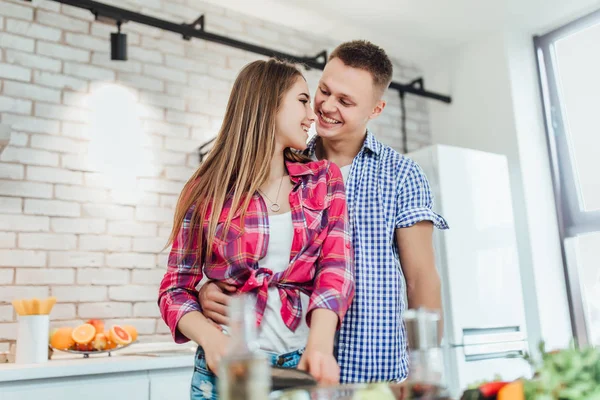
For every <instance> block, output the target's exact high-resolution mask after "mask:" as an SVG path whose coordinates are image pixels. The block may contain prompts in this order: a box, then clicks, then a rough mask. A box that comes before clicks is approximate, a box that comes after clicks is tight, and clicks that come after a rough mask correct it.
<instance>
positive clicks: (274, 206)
mask: <svg viewBox="0 0 600 400" xmlns="http://www.w3.org/2000/svg"><path fill="white" fill-rule="evenodd" d="M283 178H285V175H284V176H282V177H281V181H280V182H279V189H277V197H275V201H273V200H271V199H270V198H269V197H268V196H267V195H266V194H265V192H263V191H262V190H260V189H258V191H259V192H260V194H262V195H263V196H265V197H266V199H267V200H269V201H270V202H271V207H270V208H271V211H273V212H275V213H276V212H278V211H279V210H281V206H279V204H278V203H277V200H278V199H279V191H280V190H281V184H282V183H283Z"/></svg>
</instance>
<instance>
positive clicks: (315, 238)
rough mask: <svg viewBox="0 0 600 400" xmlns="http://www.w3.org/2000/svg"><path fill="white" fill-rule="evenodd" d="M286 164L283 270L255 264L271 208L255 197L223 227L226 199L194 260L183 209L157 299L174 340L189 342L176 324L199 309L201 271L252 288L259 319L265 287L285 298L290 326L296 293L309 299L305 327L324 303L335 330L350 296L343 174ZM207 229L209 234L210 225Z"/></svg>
mask: <svg viewBox="0 0 600 400" xmlns="http://www.w3.org/2000/svg"><path fill="white" fill-rule="evenodd" d="M286 165H287V169H288V172H289V174H290V179H291V180H292V182H293V184H294V188H293V189H292V191H291V193H290V195H289V201H290V206H291V214H292V222H293V225H294V237H293V241H292V249H291V253H290V262H289V266H288V268H287V269H286V270H285V271H282V272H278V273H273V271H271V270H269V269H267V268H259V267H258V261H259V260H260V259H261V258H263V257H264V256H265V255H266V253H267V246H268V243H269V219H268V209H267V206H266V204H265V202H264V200H263V199H262V197H261V196H259V195H258V194H254V195H253V197H252V201H251V202H250V205H249V208H248V210H247V212H246V215H245V217H244V224H242V221H241V218H240V212H239V211H238V212H236V213H235V214H234V217H233V220H232V222H231V225H230V227H229V228H228V229H227V231H224V230H223V225H224V222H225V219H226V217H227V214H228V212H229V209H230V208H231V199H228V200H227V201H226V202H225V205H224V207H223V211H222V212H221V215H220V218H219V223H218V225H217V231H216V236H215V239H214V244H213V253H212V255H211V256H210V258H208V259H202V260H197V257H196V255H195V249H196V248H197V247H196V246H197V243H194V244H193V245H192V246H191V250H190V251H189V252H186V251H185V248H186V247H187V244H188V241H189V240H193V239H191V238H190V232H189V223H190V220H191V216H192V211H193V209H190V210H189V211H188V213H187V215H186V216H185V220H184V223H183V225H182V227H181V230H180V231H179V233H178V234H177V237H176V238H175V240H174V243H173V246H172V248H171V252H170V254H169V259H168V265H167V272H166V273H165V276H164V278H163V280H162V282H161V285H160V290H159V298H158V304H159V307H160V312H161V315H162V318H163V320H164V321H165V322H166V323H167V325H168V326H169V328H170V329H171V332H172V334H173V338H174V339H175V341H176V342H177V343H184V342H187V341H188V339H187V338H186V337H185V336H183V335H182V334H181V333H180V332H179V330H178V329H177V323H178V322H179V320H180V319H181V317H182V316H183V315H185V314H186V313H188V312H190V311H201V309H200V304H199V303H198V291H197V290H196V287H197V286H198V283H199V282H200V280H201V279H202V273H203V271H204V274H206V277H207V278H209V279H213V280H218V281H224V282H226V283H229V284H231V285H234V286H236V287H237V288H238V291H239V292H252V293H256V294H257V303H256V316H257V323H258V324H260V322H261V320H262V316H263V313H264V310H265V306H266V304H267V295H268V294H267V293H268V288H269V287H270V286H276V287H277V288H278V289H279V296H280V297H281V301H282V308H281V318H282V319H283V321H284V322H285V324H286V326H288V328H289V329H290V330H292V331H295V330H296V328H297V327H298V325H299V323H300V321H301V318H302V303H301V301H300V291H302V292H304V293H306V294H307V295H308V296H310V302H309V306H308V310H307V316H306V322H307V324H309V326H310V315H311V314H310V313H311V311H312V310H314V309H316V308H325V309H328V310H332V311H334V312H335V313H336V314H337V315H338V317H339V322H338V328H339V326H340V323H341V321H342V319H343V317H344V315H345V314H346V311H347V310H348V307H349V305H350V302H351V300H352V298H353V297H354V260H353V257H354V252H353V249H352V245H351V235H350V231H349V227H348V215H347V210H346V194H345V189H344V182H343V180H342V174H341V172H340V170H339V168H338V167H337V166H336V165H335V164H332V163H330V162H328V161H315V162H309V163H306V164H303V163H293V162H286ZM242 226H244V228H243V229H242V228H241V227H242ZM204 229H205V231H204V232H205V233H206V229H207V223H205V224H204ZM192 236H194V235H192ZM196 261H198V262H196ZM202 267H203V268H202Z"/></svg>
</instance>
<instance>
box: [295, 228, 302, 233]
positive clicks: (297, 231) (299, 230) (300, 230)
mask: <svg viewBox="0 0 600 400" xmlns="http://www.w3.org/2000/svg"><path fill="white" fill-rule="evenodd" d="M294 231H296V233H300V232H302V229H300V228H296V229H294Z"/></svg>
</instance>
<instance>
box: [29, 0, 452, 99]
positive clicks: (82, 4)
mask: <svg viewBox="0 0 600 400" xmlns="http://www.w3.org/2000/svg"><path fill="white" fill-rule="evenodd" d="M25 1H31V0H25ZM52 1H55V2H57V3H62V4H67V5H69V6H73V7H77V8H82V9H85V10H89V11H90V12H92V13H93V14H94V15H95V16H96V18H97V19H100V20H106V19H109V20H114V21H115V22H118V21H121V22H122V23H125V22H128V21H131V22H137V23H139V24H142V25H147V26H151V27H154V28H158V29H162V30H165V31H170V32H173V33H177V34H180V35H181V36H182V38H183V39H186V40H190V38H197V39H203V40H207V41H209V42H214V43H219V44H222V45H225V46H230V47H234V48H237V49H240V50H244V51H249V52H252V53H256V54H261V55H263V56H267V57H276V58H282V59H286V60H289V61H294V62H297V63H300V64H304V65H306V66H307V67H310V68H315V69H320V70H322V69H323V68H325V63H326V62H327V52H326V51H322V52H320V53H319V54H317V55H315V56H303V57H302V56H296V55H293V54H288V53H284V52H282V51H278V50H273V49H269V48H267V47H262V46H258V45H255V44H252V43H247V42H243V41H241V40H236V39H232V38H229V37H226V36H221V35H217V34H215V33H210V32H207V31H206V30H205V25H206V21H205V18H204V15H201V16H200V17H199V18H198V19H196V21H194V22H193V23H191V24H176V23H174V22H170V21H166V20H163V19H159V18H155V17H151V16H149V15H144V14H141V13H138V12H135V11H131V10H127V9H124V8H120V7H115V6H111V5H109V4H104V3H101V2H98V1H93V0H52ZM421 83H422V79H421ZM390 88H391V89H395V90H397V91H399V92H406V93H410V94H414V95H416V96H421V97H426V98H429V99H433V100H438V101H442V102H444V103H451V102H452V98H451V97H450V96H447V95H442V94H439V93H434V92H430V91H427V90H425V89H424V88H423V85H422V84H421V85H420V86H419V87H416V86H415V85H414V84H412V83H411V84H402V83H399V82H392V83H391V84H390Z"/></svg>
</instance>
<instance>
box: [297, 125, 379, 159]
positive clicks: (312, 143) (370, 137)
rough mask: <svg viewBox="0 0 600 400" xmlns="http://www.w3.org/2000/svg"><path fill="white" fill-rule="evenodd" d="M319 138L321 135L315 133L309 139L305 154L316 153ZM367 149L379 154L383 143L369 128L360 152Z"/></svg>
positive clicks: (311, 154) (310, 155)
mask: <svg viewBox="0 0 600 400" xmlns="http://www.w3.org/2000/svg"><path fill="white" fill-rule="evenodd" d="M318 139H319V135H314V136H313V137H312V138H311V139H310V140H309V142H308V144H307V147H306V150H305V151H304V154H306V155H307V156H309V157H312V156H313V155H314V154H315V150H316V146H317V140H318ZM365 150H369V151H371V152H372V153H374V154H376V155H379V152H380V151H381V143H379V141H377V139H375V135H374V134H373V132H371V131H370V130H369V129H367V136H366V137H365V141H364V142H363V145H362V147H361V150H360V152H363V151H365ZM360 152H359V153H360Z"/></svg>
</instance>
